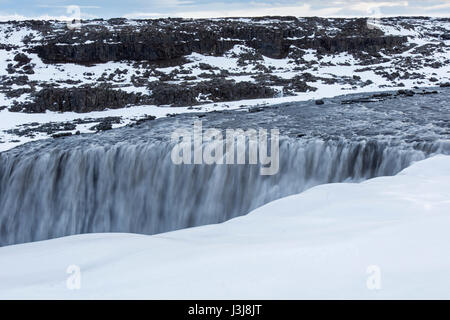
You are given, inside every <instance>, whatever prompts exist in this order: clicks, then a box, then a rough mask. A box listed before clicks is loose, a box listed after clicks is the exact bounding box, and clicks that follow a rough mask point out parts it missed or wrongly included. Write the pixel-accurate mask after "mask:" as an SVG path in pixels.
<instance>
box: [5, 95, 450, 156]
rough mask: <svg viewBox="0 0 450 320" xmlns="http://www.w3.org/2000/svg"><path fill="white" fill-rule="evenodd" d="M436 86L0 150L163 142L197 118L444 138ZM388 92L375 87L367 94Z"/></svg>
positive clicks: (449, 113) (304, 132)
mask: <svg viewBox="0 0 450 320" xmlns="http://www.w3.org/2000/svg"><path fill="white" fill-rule="evenodd" d="M426 89H427V90H432V89H435V88H426ZM436 89H438V90H439V93H438V94H432V95H421V96H420V95H415V96H413V97H407V96H397V97H395V96H394V98H392V99H388V100H384V101H379V102H371V103H356V104H350V105H346V104H342V102H343V101H346V100H349V99H350V100H351V99H354V100H358V99H360V98H364V97H367V95H368V94H367V93H353V94H347V95H342V96H337V97H334V98H329V99H324V100H325V101H326V103H325V104H324V105H321V106H317V105H316V104H315V103H314V101H313V100H310V101H303V102H291V103H282V104H276V105H271V106H265V107H264V108H261V110H259V111H258V112H245V111H246V110H242V109H240V110H230V111H220V112H217V111H216V112H209V113H189V114H179V115H176V116H175V117H166V118H159V119H156V120H153V121H150V122H146V123H143V124H140V125H137V126H133V127H122V128H116V129H113V130H111V131H107V132H100V133H95V134H90V133H89V134H81V135H80V136H71V137H65V138H60V139H46V140H40V141H34V142H30V143H26V144H24V145H22V146H18V147H16V148H13V149H11V150H8V151H4V152H1V153H0V155H1V154H5V155H6V154H12V153H25V154H26V153H28V151H29V152H30V153H34V152H38V150H44V149H47V150H51V149H53V148H55V149H56V148H68V149H70V148H90V147H95V146H99V147H108V146H111V145H115V144H118V145H119V144H121V143H127V144H136V145H140V144H145V143H149V142H151V143H153V142H155V143H156V142H158V141H169V140H170V135H171V132H172V131H173V130H175V129H176V128H183V127H184V128H188V127H189V126H191V125H192V123H193V121H195V120H196V119H199V117H201V119H202V120H203V122H204V126H205V129H208V128H209V127H213V128H219V129H220V128H222V129H223V128H233V127H235V128H243V129H245V128H254V129H258V128H260V127H262V128H267V129H271V128H273V127H277V128H279V129H280V135H281V136H289V137H294V138H298V139H303V140H311V139H316V138H319V139H322V140H337V139H347V140H353V141H358V140H360V141H362V140H379V141H391V142H392V143H393V144H395V143H406V144H408V143H414V142H416V143H421V142H432V141H436V140H439V139H440V140H448V139H450V131H449V130H448V126H449V123H450V106H449V105H448V104H447V103H446V102H445V101H448V100H449V98H450V88H436ZM419 91H420V90H419ZM394 93H395V92H394V91H392V92H389V91H387V92H386V91H382V92H380V91H375V92H373V93H371V95H372V96H373V95H377V94H383V95H386V94H394ZM424 108H426V112H424Z"/></svg>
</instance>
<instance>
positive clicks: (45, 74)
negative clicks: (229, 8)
mask: <svg viewBox="0 0 450 320" xmlns="http://www.w3.org/2000/svg"><path fill="white" fill-rule="evenodd" d="M219 20H220V19H219ZM237 20H238V21H242V22H243V23H244V22H245V23H258V24H262V23H270V22H273V21H276V20H273V19H272V20H269V19H267V20H264V21H257V20H254V19H237ZM408 22H409V23H413V24H414V28H412V29H406V28H404V27H403V25H402V20H401V19H400V20H398V21H395V20H394V21H391V20H383V19H380V20H377V27H379V28H380V29H381V30H382V31H383V32H385V33H386V34H388V35H404V36H408V41H409V43H410V44H415V45H417V46H420V45H425V44H433V45H436V44H439V43H440V42H441V43H443V44H445V46H443V47H442V52H439V50H435V51H434V52H433V55H432V56H431V57H429V58H430V59H431V60H430V61H432V62H440V63H442V64H443V65H442V66H441V67H439V68H432V67H430V66H424V65H422V64H421V65H420V66H418V67H417V69H414V68H413V67H410V66H406V67H404V66H403V68H401V67H402V63H404V61H405V58H406V57H409V58H412V59H419V60H420V61H422V62H423V61H425V60H424V57H423V55H422V54H420V53H417V52H414V50H415V48H412V49H410V50H408V51H406V52H403V53H399V54H390V55H387V54H385V53H383V52H380V54H381V55H382V56H383V57H385V58H387V59H389V61H387V62H383V63H377V64H370V65H364V64H362V63H361V61H359V60H358V59H356V58H355V57H353V56H352V55H351V54H348V53H340V54H336V55H331V54H324V55H319V54H318V52H317V50H312V49H308V50H303V51H304V55H303V59H304V60H305V61H307V62H316V63H314V64H311V65H302V64H300V65H299V64H297V63H295V59H294V58H293V55H290V56H288V57H286V58H283V59H271V58H269V57H265V56H264V57H263V60H260V61H258V63H260V64H261V66H263V67H266V68H271V67H272V68H274V70H272V71H271V72H270V74H272V75H275V76H277V77H280V78H283V79H291V78H293V77H295V76H301V74H302V73H310V74H312V75H313V76H315V77H320V78H336V79H338V80H339V79H341V80H342V79H346V78H347V79H348V77H351V76H352V75H358V76H360V77H361V81H362V82H366V81H368V80H371V81H372V82H373V83H372V84H370V85H365V86H361V85H362V83H360V84H357V85H356V86H357V88H355V86H354V85H352V84H349V83H342V82H341V83H339V82H337V83H335V84H324V83H323V82H322V81H321V80H319V81H315V82H309V83H308V85H310V86H312V87H316V88H317V91H315V92H296V93H295V96H288V97H286V96H284V97H283V96H282V90H281V89H282V88H281V87H275V88H277V89H278V90H279V91H280V94H279V95H278V96H277V97H275V98H270V99H255V100H242V101H234V102H222V103H209V104H203V105H202V106H200V107H194V108H192V107H191V106H184V107H181V108H168V107H164V106H162V107H157V106H135V107H131V108H124V109H121V110H105V111H103V112H93V113H89V114H85V115H84V114H75V113H70V112H69V113H52V112H47V113H45V114H23V113H11V112H9V111H8V110H6V109H5V110H2V111H0V152H1V151H5V150H8V149H10V148H13V147H15V146H18V145H20V144H23V143H25V142H28V141H33V140H36V139H43V138H47V137H48V136H46V135H44V134H37V135H36V136H35V137H33V138H29V137H17V136H16V135H14V134H10V133H7V132H5V131H6V130H10V129H15V128H17V126H18V125H23V124H26V123H30V122H38V123H46V122H49V121H70V120H73V119H77V118H87V117H89V118H94V117H107V116H112V115H114V116H123V121H122V123H121V124H120V125H119V126H122V125H126V124H127V123H129V122H130V119H137V118H140V117H144V116H145V115H153V116H156V117H163V116H166V115H167V114H168V113H170V114H174V113H183V112H195V111H199V110H201V111H204V112H207V111H213V110H224V109H227V110H230V109H238V108H240V107H241V106H245V107H252V106H255V105H259V106H263V105H268V104H276V103H282V102H294V101H305V100H309V99H319V98H328V97H333V96H337V95H342V94H347V93H363V92H374V91H383V90H397V89H411V88H413V87H415V86H420V87H432V86H436V85H437V84H438V83H442V82H449V81H450V64H448V63H447V60H448V57H449V53H448V49H447V47H448V46H449V45H450V41H449V40H439V41H438V40H437V39H436V38H433V37H432V36H429V34H431V33H435V32H437V33H439V34H443V33H444V32H445V30H449V29H450V24H449V23H448V22H446V21H441V20H437V19H430V20H429V21H428V20H427V21H425V20H423V19H416V20H415V19H409V20H408ZM54 23H55V27H57V26H58V25H57V24H58V23H57V22H54ZM104 23H106V22H93V21H91V22H89V24H91V25H92V26H94V27H95V25H97V24H101V25H103V24H104ZM128 23H129V24H130V25H134V26H136V28H139V26H140V25H141V24H142V22H139V21H132V20H129V21H128ZM161 23H164V22H163V21H162V22H161ZM64 26H65V24H64V23H61V26H60V28H62V29H63V28H64ZM105 26H108V27H111V26H109V25H107V24H105ZM12 28H13V25H12V24H9V23H5V24H3V25H0V38H1V39H2V41H1V42H2V43H5V44H15V45H18V46H19V47H18V48H19V49H14V50H11V51H7V50H0V60H2V61H5V62H6V63H5V64H7V63H12V62H13V58H14V56H15V55H16V54H17V53H19V52H25V53H26V54H27V56H29V57H30V58H31V59H32V61H31V64H33V65H34V72H35V73H34V74H32V75H27V76H28V79H29V81H30V82H31V81H38V82H39V83H38V85H37V86H36V89H37V90H39V89H41V88H42V87H43V85H45V84H55V83H58V85H59V86H60V87H78V86H95V85H97V84H98V82H99V81H98V79H99V78H100V77H102V75H104V74H105V76H106V77H107V78H108V76H109V75H111V74H112V72H114V71H115V70H116V69H119V70H122V71H123V70H128V72H127V73H126V74H121V75H114V77H113V79H112V80H108V81H109V82H108V83H111V84H113V85H114V86H117V89H121V90H124V91H126V92H128V93H132V92H135V93H141V94H150V90H149V89H148V88H147V86H141V87H135V86H134V85H133V83H132V81H131V77H132V75H135V74H137V72H140V73H141V74H142V72H143V70H141V67H139V66H136V65H135V64H134V63H131V62H125V61H122V62H108V63H99V64H95V65H89V66H86V65H77V64H72V63H67V64H53V65H52V64H45V63H44V62H43V61H42V60H41V59H40V58H39V57H38V55H37V54H33V53H29V52H27V48H28V47H29V46H33V43H34V41H35V40H37V39H40V38H42V37H43V36H42V35H40V34H39V33H38V32H36V31H34V30H31V29H29V28H27V27H20V28H18V29H17V30H16V29H14V30H12ZM436 28H441V30H438V31H436ZM334 29H336V28H331V29H330V30H328V32H334ZM28 35H30V36H31V38H32V39H33V41H32V42H31V43H30V44H28V45H25V44H23V39H24V37H25V36H28ZM49 37H51V36H49ZM249 52H250V53H255V50H254V49H252V48H249V47H246V46H245V45H243V44H236V45H235V46H234V47H233V48H232V49H231V50H229V51H228V52H227V53H226V54H225V55H224V56H209V55H203V54H199V53H192V54H190V55H187V56H185V58H186V60H187V61H188V63H186V64H184V65H183V66H182V67H183V69H184V70H188V71H189V73H188V74H185V73H180V72H179V71H180V69H181V66H177V67H167V68H157V69H156V71H159V72H163V73H165V74H169V73H171V72H172V71H176V73H177V74H176V76H175V77H174V81H170V83H173V84H181V83H183V82H185V80H184V77H185V76H191V77H198V76H199V75H201V74H202V73H214V74H219V73H220V72H221V71H228V72H230V75H229V76H227V78H226V79H228V80H235V81H236V82H242V81H249V82H255V79H254V77H255V76H258V75H260V74H261V71H259V70H258V68H256V67H255V66H254V65H253V64H252V63H249V64H247V65H239V64H238V60H239V59H238V57H239V56H240V55H241V54H243V53H249ZM201 63H204V64H208V65H211V66H212V67H213V68H215V69H214V70H202V69H201V68H200V64H201ZM299 67H300V69H301V70H300V71H299V69H298V68H299ZM399 67H400V69H403V71H399V70H400V69H399ZM361 68H368V70H366V71H363V72H356V71H357V70H358V69H361ZM377 68H379V69H381V70H383V71H386V72H387V73H394V72H396V71H398V72H399V73H400V74H404V70H405V69H406V70H407V71H408V72H417V73H420V74H422V75H424V77H425V79H412V78H411V79H401V80H400V79H399V80H398V82H397V80H395V81H391V80H389V79H387V78H385V77H383V76H381V75H380V74H377V73H376V71H377ZM0 76H8V72H7V70H6V68H5V67H3V68H0ZM431 77H434V78H436V79H438V82H432V81H430V78H431ZM68 79H70V80H73V81H78V83H76V84H75V85H74V84H69V83H64V82H61V81H65V80H68ZM147 80H148V81H149V82H152V81H159V77H158V75H156V74H154V73H153V72H152V74H150V75H149V76H148V79H147ZM199 81H205V79H204V78H202V77H198V78H197V79H195V80H190V82H193V83H194V82H199ZM400 82H401V83H402V85H403V86H402V85H401V84H400ZM19 88H29V85H28V84H26V85H24V86H22V87H20V86H17V87H16V86H15V87H14V89H19ZM29 97H30V95H29V94H23V95H21V96H20V97H18V98H12V99H8V98H7V97H6V96H5V95H4V94H3V93H0V107H1V106H6V107H9V106H11V104H12V103H13V101H14V100H16V101H18V102H20V101H24V100H25V99H29ZM200 98H202V99H203V100H202V101H200V102H207V101H208V99H207V97H200ZM75 131H81V132H92V131H90V130H88V128H86V126H85V125H80V126H79V127H77V129H76V130H74V131H73V132H75Z"/></svg>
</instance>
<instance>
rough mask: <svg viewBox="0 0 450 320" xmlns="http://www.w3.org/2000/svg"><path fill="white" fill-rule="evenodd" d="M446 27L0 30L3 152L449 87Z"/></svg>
mask: <svg viewBox="0 0 450 320" xmlns="http://www.w3.org/2000/svg"><path fill="white" fill-rule="evenodd" d="M449 30H450V21H449V19H445V18H441V19H437V18H385V19H378V20H375V22H374V21H370V24H368V23H367V21H366V19H322V18H294V17H283V18H280V17H278V18H270V17H265V18H249V19H239V18H236V19H233V18H230V19H211V20H192V19H158V20H125V19H111V20H106V21H105V20H92V21H84V22H83V23H82V27H81V29H77V30H69V29H67V28H66V25H65V23H63V22H57V21H25V22H7V23H0V59H1V61H2V62H3V64H2V65H1V67H0V151H2V150H7V149H9V148H11V147H14V146H17V145H19V144H22V143H24V142H27V141H31V140H36V139H42V138H47V137H51V136H55V135H56V136H61V135H69V134H75V133H78V132H80V133H83V132H96V131H99V130H105V129H110V128H116V127H120V126H124V125H127V124H130V123H134V122H135V121H136V120H138V119H143V118H144V119H153V118H152V117H151V116H156V117H161V116H166V115H167V114H174V113H181V112H193V111H211V110H223V109H225V110H226V109H236V108H241V107H243V106H245V107H249V106H255V105H265V104H271V103H275V102H286V101H299V100H308V99H318V98H322V97H332V96H336V95H339V94H346V93H351V92H371V91H379V90H393V89H395V90H396V89H411V88H414V87H416V86H417V87H426V86H439V85H448V83H449V81H450V73H449V72H450V63H449V45H450V40H449V37H448V34H449ZM174 106H176V107H177V108H174ZM125 107H128V108H126V109H125ZM25 112H26V113H25Z"/></svg>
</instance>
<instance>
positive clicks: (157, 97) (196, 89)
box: [152, 79, 276, 106]
mask: <svg viewBox="0 0 450 320" xmlns="http://www.w3.org/2000/svg"><path fill="white" fill-rule="evenodd" d="M275 94H276V92H275V90H273V89H271V88H269V87H266V86H263V85H258V84H255V83H251V82H239V83H236V82H234V81H231V80H223V79H215V80H212V81H204V82H200V83H198V84H196V85H194V86H183V85H170V84H156V86H155V87H154V88H153V89H152V98H153V102H154V103H155V104H157V105H161V104H170V105H174V106H183V105H195V104H198V102H197V97H198V96H199V95H202V96H204V97H205V99H207V100H209V101H210V102H216V101H233V100H241V99H255V98H269V97H273V96H274V95H275Z"/></svg>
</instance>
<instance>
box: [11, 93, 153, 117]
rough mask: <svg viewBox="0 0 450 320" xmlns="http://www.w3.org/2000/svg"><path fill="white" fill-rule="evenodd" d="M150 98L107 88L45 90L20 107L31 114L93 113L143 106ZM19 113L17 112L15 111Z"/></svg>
mask: <svg viewBox="0 0 450 320" xmlns="http://www.w3.org/2000/svg"><path fill="white" fill-rule="evenodd" d="M146 101H148V97H145V96H142V95H140V94H135V93H127V92H125V91H122V90H115V89H112V88H107V87H97V88H90V87H89V88H88V87H86V88H54V87H49V88H44V89H42V90H40V91H38V92H36V93H35V94H34V101H33V102H26V103H23V104H21V105H20V106H21V107H22V108H23V111H25V112H29V113H36V112H45V110H51V111H60V112H64V111H74V112H80V113H82V112H91V111H101V110H104V109H106V108H109V109H117V108H122V107H125V106H127V105H129V104H134V105H137V104H141V103H144V102H146ZM15 111H17V110H15Z"/></svg>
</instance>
